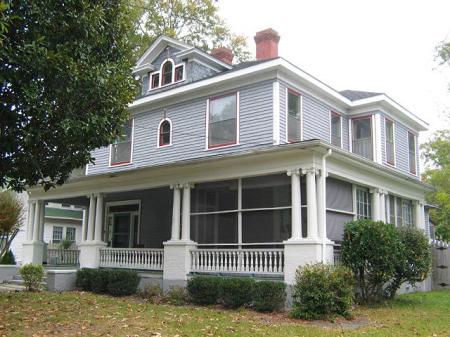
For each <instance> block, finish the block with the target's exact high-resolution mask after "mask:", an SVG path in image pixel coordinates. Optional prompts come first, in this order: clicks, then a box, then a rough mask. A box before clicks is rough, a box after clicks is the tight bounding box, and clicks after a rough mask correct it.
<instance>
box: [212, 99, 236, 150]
mask: <svg viewBox="0 0 450 337" xmlns="http://www.w3.org/2000/svg"><path fill="white" fill-rule="evenodd" d="M233 94H234V95H236V142H235V143H233V144H226V145H222V146H215V147H209V103H210V102H211V98H208V99H207V100H206V118H205V121H206V124H205V129H206V130H205V131H206V132H205V134H206V137H205V151H214V150H217V149H224V148H227V147H233V146H238V145H240V124H241V122H240V115H241V113H240V109H239V106H240V93H239V91H236V92H234V93H233V92H231V93H229V95H227V94H224V95H223V96H222V95H219V96H218V97H217V98H218V99H219V98H221V97H226V96H231V95H233ZM212 99H213V100H214V97H212Z"/></svg>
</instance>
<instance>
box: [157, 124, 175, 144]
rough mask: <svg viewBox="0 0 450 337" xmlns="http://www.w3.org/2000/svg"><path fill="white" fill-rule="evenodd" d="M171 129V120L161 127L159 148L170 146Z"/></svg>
mask: <svg viewBox="0 0 450 337" xmlns="http://www.w3.org/2000/svg"><path fill="white" fill-rule="evenodd" d="M171 128H172V125H171V124H170V121H169V120H167V119H166V120H164V121H163V122H162V123H161V125H160V126H159V146H167V145H170V142H171V139H170V136H171Z"/></svg>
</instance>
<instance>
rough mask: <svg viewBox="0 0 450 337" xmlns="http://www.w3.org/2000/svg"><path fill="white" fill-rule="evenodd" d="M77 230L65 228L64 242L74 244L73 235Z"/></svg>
mask: <svg viewBox="0 0 450 337" xmlns="http://www.w3.org/2000/svg"><path fill="white" fill-rule="evenodd" d="M76 231H77V229H76V228H75V227H67V228H66V240H68V241H70V242H75V235H76Z"/></svg>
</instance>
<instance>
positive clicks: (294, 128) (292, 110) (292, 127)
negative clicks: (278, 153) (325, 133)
mask: <svg viewBox="0 0 450 337" xmlns="http://www.w3.org/2000/svg"><path fill="white" fill-rule="evenodd" d="M287 96H288V97H287V101H288V104H287V105H288V116H287V130H288V131H287V132H288V137H287V138H288V142H299V141H301V132H302V124H301V95H300V94H299V93H298V92H295V91H293V90H291V89H289V90H288V94H287Z"/></svg>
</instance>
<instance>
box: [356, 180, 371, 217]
mask: <svg viewBox="0 0 450 337" xmlns="http://www.w3.org/2000/svg"><path fill="white" fill-rule="evenodd" d="M356 218H357V219H371V218H372V199H371V198H370V193H369V189H368V188H364V187H357V188H356Z"/></svg>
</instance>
